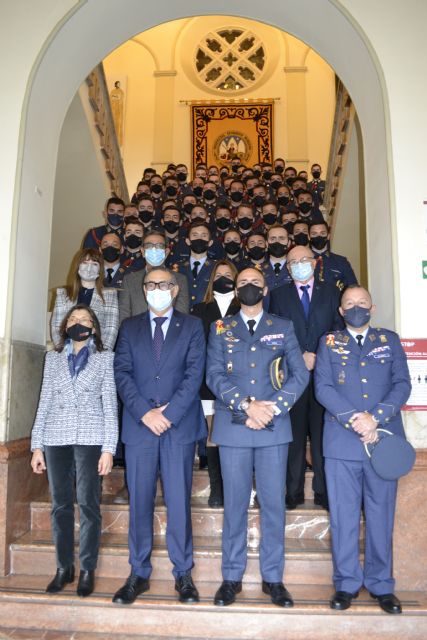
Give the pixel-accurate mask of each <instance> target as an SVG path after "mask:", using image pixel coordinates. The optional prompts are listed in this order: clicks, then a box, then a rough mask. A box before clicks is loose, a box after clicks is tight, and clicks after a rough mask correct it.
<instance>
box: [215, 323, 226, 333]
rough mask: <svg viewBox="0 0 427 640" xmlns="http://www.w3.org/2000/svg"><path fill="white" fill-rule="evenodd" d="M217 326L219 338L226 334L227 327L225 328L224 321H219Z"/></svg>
mask: <svg viewBox="0 0 427 640" xmlns="http://www.w3.org/2000/svg"><path fill="white" fill-rule="evenodd" d="M215 326H216V335H217V336H219V335H221V333H224V331H225V327H224V322H223V321H222V320H217V321H216V322H215Z"/></svg>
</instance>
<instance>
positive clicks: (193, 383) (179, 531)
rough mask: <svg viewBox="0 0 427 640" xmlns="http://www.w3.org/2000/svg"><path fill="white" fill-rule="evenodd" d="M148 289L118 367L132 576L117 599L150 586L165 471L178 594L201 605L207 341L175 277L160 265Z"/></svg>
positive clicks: (127, 324) (128, 328)
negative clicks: (198, 482) (199, 501)
mask: <svg viewBox="0 0 427 640" xmlns="http://www.w3.org/2000/svg"><path fill="white" fill-rule="evenodd" d="M143 289H144V294H145V298H146V300H147V305H148V311H147V312H145V313H142V314H139V315H137V316H134V317H132V318H128V319H126V320H124V322H123V323H122V326H121V329H120V333H119V338H118V341H117V347H116V357H115V363H114V368H115V376H116V386H117V391H118V393H119V395H120V398H121V399H122V402H123V423H122V441H123V442H124V444H125V445H126V478H127V485H128V489H129V563H130V565H131V574H130V576H129V578H128V579H127V580H126V583H125V584H124V585H123V587H122V588H121V589H119V590H118V591H117V593H116V594H115V596H114V598H113V602H117V603H120V604H131V603H132V602H134V601H135V599H136V598H137V596H138V595H139V594H141V593H143V592H144V591H147V590H148V589H149V578H150V575H151V570H152V566H151V561H150V557H151V551H152V544H153V514H154V501H155V496H156V485H157V477H158V473H159V471H160V475H161V478H162V484H163V492H164V500H165V503H166V508H167V534H166V539H167V546H168V552H169V557H170V559H171V561H172V564H173V575H174V578H175V589H176V590H177V591H178V593H179V600H180V602H195V601H197V600H198V598H199V596H198V592H197V589H196V587H195V586H194V583H193V581H192V578H191V569H192V567H193V543H192V531H191V512H190V498H191V483H192V472H193V460H194V451H195V443H196V441H197V440H200V439H201V438H203V437H204V436H205V435H206V423H205V419H204V416H203V412H202V407H201V402H200V398H199V389H200V385H201V383H202V380H203V375H204V367H205V336H204V331H203V325H202V322H201V320H199V319H198V318H195V317H193V316H189V315H185V314H183V313H180V312H179V311H177V310H175V309H174V307H173V304H174V301H175V299H176V297H177V295H178V292H179V286H178V285H177V278H176V274H175V273H173V272H172V271H169V270H168V269H166V268H165V267H157V268H153V269H151V270H150V271H148V272H147V273H146V274H145V278H144V285H143Z"/></svg>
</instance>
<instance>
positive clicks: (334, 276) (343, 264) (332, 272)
mask: <svg viewBox="0 0 427 640" xmlns="http://www.w3.org/2000/svg"><path fill="white" fill-rule="evenodd" d="M308 233H309V239H310V247H311V249H312V251H313V253H314V255H315V257H316V258H317V264H316V271H315V275H316V277H317V278H318V279H319V280H320V281H321V282H323V281H325V282H332V284H336V285H337V287H338V288H339V289H340V291H343V290H344V289H345V288H346V287H348V286H349V285H351V284H357V278H356V276H355V275H354V271H353V269H352V267H351V264H350V263H349V261H348V260H347V258H346V257H345V256H340V255H338V253H332V251H330V250H329V246H328V245H329V240H330V233H329V226H328V224H327V222H312V223H311V224H310V226H309V232H308Z"/></svg>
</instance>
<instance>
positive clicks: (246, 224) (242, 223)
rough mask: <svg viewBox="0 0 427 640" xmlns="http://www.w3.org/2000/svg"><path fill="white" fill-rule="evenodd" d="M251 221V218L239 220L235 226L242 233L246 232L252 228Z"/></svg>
mask: <svg viewBox="0 0 427 640" xmlns="http://www.w3.org/2000/svg"><path fill="white" fill-rule="evenodd" d="M252 223H253V220H251V218H239V219H238V220H237V224H238V225H239V227H240V228H241V229H243V231H247V230H248V229H250V228H251V227H252Z"/></svg>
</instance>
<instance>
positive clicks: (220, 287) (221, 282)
mask: <svg viewBox="0 0 427 640" xmlns="http://www.w3.org/2000/svg"><path fill="white" fill-rule="evenodd" d="M212 288H213V290H214V291H216V292H217V293H230V291H232V290H233V289H234V281H233V280H231V278H227V277H226V276H221V277H220V278H218V280H215V282H214V283H213V287H212Z"/></svg>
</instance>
